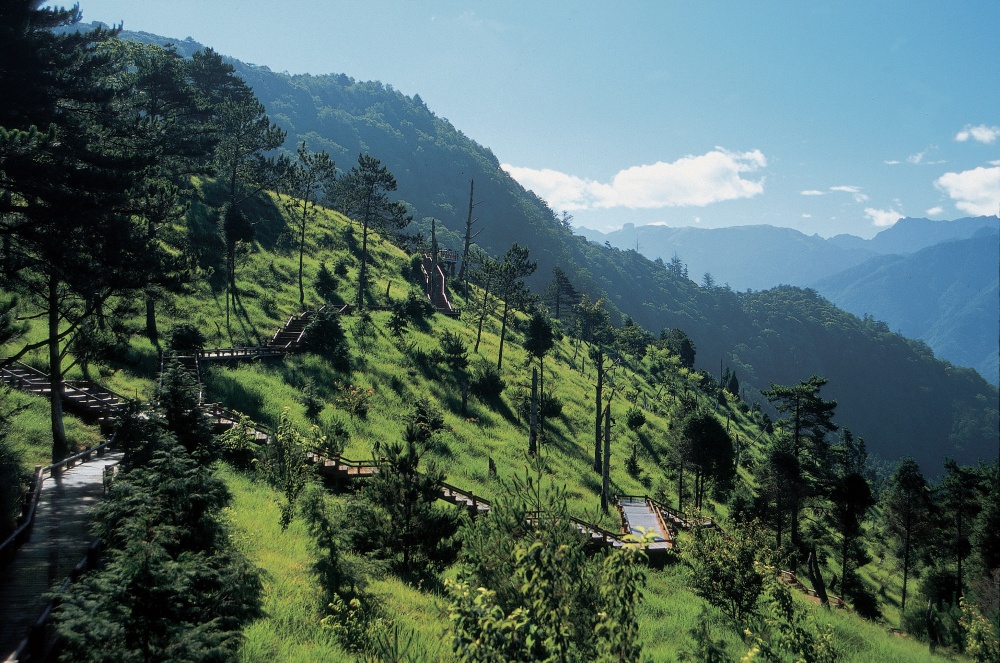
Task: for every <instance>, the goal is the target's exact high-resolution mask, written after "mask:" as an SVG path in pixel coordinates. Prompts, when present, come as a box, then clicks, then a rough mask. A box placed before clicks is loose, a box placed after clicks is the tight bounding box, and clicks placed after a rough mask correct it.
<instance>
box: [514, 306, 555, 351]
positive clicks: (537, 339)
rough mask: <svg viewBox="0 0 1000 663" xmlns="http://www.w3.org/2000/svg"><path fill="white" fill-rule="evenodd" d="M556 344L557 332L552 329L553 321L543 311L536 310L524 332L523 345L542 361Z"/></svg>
mask: <svg viewBox="0 0 1000 663" xmlns="http://www.w3.org/2000/svg"><path fill="white" fill-rule="evenodd" d="M554 345H555V334H554V332H553V330H552V322H551V321H550V320H549V319H548V318H547V317H546V316H544V315H543V314H542V313H539V312H538V311H535V312H534V313H532V314H531V319H530V320H529V321H528V328H527V329H526V330H525V332H524V343H522V345H521V347H523V348H524V350H525V352H527V353H528V354H529V355H531V356H532V357H534V358H536V359H538V360H539V362H540V361H541V359H542V358H543V357H545V355H546V354H548V352H549V350H551V349H552V347H553V346H554Z"/></svg>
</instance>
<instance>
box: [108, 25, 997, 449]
mask: <svg viewBox="0 0 1000 663" xmlns="http://www.w3.org/2000/svg"><path fill="white" fill-rule="evenodd" d="M125 36H132V37H134V38H140V39H144V40H149V41H159V42H161V43H163V42H166V41H168V40H166V39H164V38H157V37H152V36H150V35H128V34H126V35H125ZM199 46H200V45H199V44H196V43H194V42H184V43H183V44H180V47H181V48H182V50H183V51H185V52H188V51H193V50H194V49H197V48H198V47H199ZM234 65H235V66H236V68H237V71H238V73H240V75H242V76H244V77H245V79H246V80H247V82H248V83H249V84H250V85H251V86H252V87H253V89H254V91H255V93H256V94H257V96H258V97H259V98H260V99H261V101H262V102H263V103H264V104H265V105H266V106H267V109H268V112H269V113H270V115H271V117H272V119H273V120H274V121H276V122H277V123H278V124H279V125H281V126H282V127H283V128H285V129H286V130H287V131H288V138H287V141H286V144H285V146H286V148H288V149H290V150H294V146H295V145H296V144H297V143H299V142H300V141H302V140H305V141H307V142H308V146H309V148H310V149H312V150H326V151H328V152H329V153H330V155H331V156H332V157H333V158H334V159H335V160H336V161H337V163H338V166H339V167H340V168H341V169H342V170H345V171H346V170H347V169H349V168H350V167H351V166H352V165H353V163H354V162H355V161H356V159H357V156H358V154H359V153H363V152H369V153H371V154H372V155H373V156H376V157H378V158H379V159H380V160H381V161H382V163H383V164H384V165H386V166H388V168H389V170H390V171H392V173H393V174H394V175H395V177H396V179H397V181H398V183H399V189H398V196H399V198H400V199H402V200H405V201H406V202H407V203H408V204H409V205H410V206H411V208H412V211H413V216H414V218H416V219H418V220H421V219H423V218H424V217H429V216H433V217H436V218H437V219H439V221H440V223H439V224H438V229H439V240H441V241H442V243H443V245H444V246H445V247H448V248H454V249H460V248H461V246H460V242H459V240H460V237H461V233H463V232H464V228H465V222H466V217H467V214H468V204H469V183H470V180H475V201H476V203H477V206H476V208H475V217H477V218H478V219H479V222H478V223H477V225H476V229H477V230H478V229H481V230H482V233H481V234H480V235H479V237H478V238H477V240H476V241H477V243H478V244H479V245H481V246H482V247H483V248H485V249H487V250H489V251H490V252H492V253H500V252H502V251H504V250H506V249H507V248H508V247H509V246H510V244H511V243H513V242H517V243H519V244H521V245H523V246H528V247H530V249H531V257H532V258H533V259H536V260H537V261H538V270H537V271H536V273H535V275H534V277H533V278H534V280H533V281H532V285H533V286H534V287H535V288H536V290H539V291H540V290H541V289H542V286H543V285H544V284H545V282H546V281H547V280H549V278H550V276H551V274H552V269H553V268H554V267H561V268H562V269H563V270H565V272H566V273H567V275H568V276H569V278H570V280H571V281H572V282H573V284H574V285H575V286H576V288H577V289H578V290H580V291H583V292H587V293H589V294H590V295H591V296H592V297H599V296H606V297H607V299H608V301H609V303H610V305H611V306H609V308H610V309H611V310H612V313H613V314H616V311H617V312H621V313H623V314H626V315H628V316H630V317H631V318H633V319H634V320H635V321H636V322H638V323H639V324H641V325H642V326H644V327H646V328H647V329H649V330H651V331H653V333H657V332H658V331H659V330H661V329H663V328H670V327H679V328H681V329H683V330H684V331H686V332H687V333H688V334H689V335H690V336H691V338H693V339H694V341H695V343H696V345H697V347H698V356H697V361H698V366H699V367H701V368H705V369H708V370H710V371H711V372H712V373H713V374H717V373H716V371H719V370H720V364H722V365H725V364H729V365H731V366H733V367H735V369H736V370H737V373H738V375H739V379H740V381H741V383H742V384H743V385H744V386H745V387H747V388H748V389H749V390H750V391H751V393H752V392H753V391H754V390H759V389H765V388H767V387H768V385H769V384H770V383H771V382H775V383H795V382H798V381H799V380H804V379H806V378H808V377H809V375H811V374H820V375H824V376H825V377H827V378H829V380H830V382H829V387H828V391H829V395H830V397H834V398H838V399H839V400H840V403H841V405H840V408H839V410H838V412H839V414H840V421H841V422H842V424H843V425H846V426H849V427H851V428H852V429H853V430H854V431H855V433H857V434H861V435H864V436H865V437H866V438H867V440H868V445H869V449H870V450H872V451H873V452H875V453H876V454H878V455H880V456H882V457H884V458H889V459H892V458H898V457H899V456H901V455H903V454H905V453H912V454H914V455H916V454H917V451H918V450H921V451H920V454H919V457H918V460H920V461H921V463H922V464H923V465H924V466H925V467H926V468H928V469H930V468H939V467H940V464H941V462H942V460H943V459H944V457H945V456H946V455H951V456H955V457H957V459H958V460H960V461H961V462H973V461H975V460H977V459H979V458H981V457H982V458H989V457H992V456H993V455H994V454H995V442H996V430H997V418H998V414H997V392H996V389H995V388H993V387H991V386H990V385H988V384H987V383H986V382H985V381H984V380H982V378H980V377H979V376H978V375H976V374H975V373H973V372H972V371H962V370H960V369H955V368H953V367H949V366H946V365H945V364H943V363H941V362H939V361H937V360H935V359H934V358H933V356H932V354H931V353H930V351H929V350H928V349H927V348H926V346H924V345H923V344H921V343H915V342H911V341H907V340H905V339H903V338H902V337H899V336H897V335H895V334H892V333H891V332H890V331H889V329H888V328H887V327H885V328H883V327H881V326H879V325H876V324H874V323H867V324H866V323H864V322H863V321H861V320H858V319H857V318H855V317H854V316H851V315H848V314H845V313H843V312H842V311H839V310H838V309H836V308H835V307H834V306H832V305H831V304H829V303H828V302H826V301H825V300H823V299H822V298H820V297H818V296H817V295H816V294H815V293H812V292H810V291H801V290H797V289H794V288H781V289H777V290H773V291H767V292H761V293H752V294H751V293H748V294H745V295H738V294H736V293H734V292H732V291H731V290H727V289H725V288H717V287H712V288H704V287H700V286H698V285H697V284H695V283H694V282H693V281H692V280H690V279H689V278H687V276H686V273H684V272H683V271H680V270H678V269H675V266H674V265H667V264H664V263H663V262H659V263H657V262H653V261H650V260H648V259H646V258H644V257H643V256H641V255H640V254H639V253H637V252H636V251H634V250H630V251H622V250H620V249H614V248H607V247H602V246H598V245H596V244H593V243H590V242H588V241H587V240H586V239H585V238H584V237H582V236H579V235H573V233H572V231H571V229H570V228H569V227H567V226H565V225H564V224H562V223H561V222H560V220H559V219H558V218H557V216H556V214H555V213H554V212H553V211H552V210H551V209H549V208H548V206H547V205H546V204H545V203H544V201H542V200H541V199H540V198H538V197H537V196H535V195H534V194H533V193H531V192H528V191H525V190H524V189H523V188H522V187H521V186H520V185H519V184H517V183H516V182H515V181H514V180H513V179H512V178H511V177H510V176H509V175H507V174H506V173H505V172H504V171H502V170H501V169H500V167H499V161H498V159H497V158H496V156H494V155H493V153H492V152H491V151H490V150H489V149H488V148H485V147H483V146H480V145H479V144H477V143H475V142H474V141H473V140H471V139H470V138H468V137H466V136H465V135H464V134H462V133H461V131H459V130H458V129H456V128H455V127H453V126H452V125H451V124H450V123H449V122H447V121H446V120H444V119H442V118H439V117H437V116H435V115H434V114H433V113H432V112H431V111H430V110H429V108H428V107H427V105H426V104H425V103H424V102H423V101H422V100H421V99H420V98H419V96H415V97H412V98H411V97H407V96H405V95H403V94H401V93H399V92H398V91H396V90H394V89H393V88H392V87H391V86H387V85H383V84H381V83H378V82H360V81H355V80H354V79H352V78H350V77H348V76H346V75H343V74H340V75H323V76H311V75H298V76H290V75H287V74H279V73H275V72H272V71H270V70H269V69H267V68H266V67H257V66H252V65H246V64H243V63H239V62H234ZM418 225H419V221H418ZM428 225H429V224H425V225H424V227H427V226H428ZM442 227H443V228H444V229H445V230H444V231H442V230H441V229H442ZM442 238H443V239H442ZM913 408H918V409H916V410H914V409H913ZM923 419H927V421H923Z"/></svg>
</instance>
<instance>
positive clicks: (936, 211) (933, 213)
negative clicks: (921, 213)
mask: <svg viewBox="0 0 1000 663" xmlns="http://www.w3.org/2000/svg"><path fill="white" fill-rule="evenodd" d="M942 212H944V208H943V207H941V206H940V205H938V206H937V207H932V208H930V209H929V210H927V211H926V212H925V214H927V216H937V215H938V214H941V213H942Z"/></svg>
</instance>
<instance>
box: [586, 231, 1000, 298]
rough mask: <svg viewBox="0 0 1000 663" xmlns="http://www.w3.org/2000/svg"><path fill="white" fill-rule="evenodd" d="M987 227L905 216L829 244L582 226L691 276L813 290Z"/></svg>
mask: <svg viewBox="0 0 1000 663" xmlns="http://www.w3.org/2000/svg"><path fill="white" fill-rule="evenodd" d="M983 228H993V229H997V230H1000V219H998V218H997V217H995V216H981V217H971V218H964V219H957V220H955V221H931V220H928V219H916V218H904V219H900V220H899V221H898V222H896V224H895V225H894V226H892V227H891V228H887V229H886V230H883V231H882V232H880V233H879V234H877V235H875V237H873V238H871V239H862V238H861V237H855V236H854V235H837V236H836V237H831V238H830V239H823V238H822V237H820V236H819V235H806V234H805V233H802V232H799V231H798V230H793V229H791V228H777V227H775V226H768V225H755V226H733V227H730V228H693V227H679V228H674V227H669V226H660V225H647V226H635V225H633V224H631V223H626V224H625V227H624V228H622V229H621V230H615V231H612V232H609V233H602V232H600V231H597V230H591V229H589V228H580V229H578V232H580V233H581V234H582V235H583V236H584V237H586V238H587V239H589V240H590V241H592V242H597V243H599V244H603V243H604V242H609V243H610V244H611V246H616V247H618V248H620V249H635V250H637V251H639V253H641V254H642V255H644V256H646V257H647V258H649V259H650V260H653V259H656V258H661V259H662V260H670V259H671V258H672V257H674V256H677V257H679V258H680V259H681V260H682V261H683V262H684V263H686V264H687V266H688V270H689V274H690V277H691V278H692V279H694V280H695V281H701V280H702V277H703V275H704V274H705V273H709V274H711V275H712V278H713V279H714V281H715V282H716V283H720V284H723V283H728V284H729V286H730V287H732V288H733V289H734V290H746V289H747V288H750V289H752V290H762V289H764V288H773V287H774V286H777V285H782V284H787V285H802V286H804V285H810V284H812V283H816V282H818V281H819V280H821V279H824V278H826V277H828V276H833V275H834V274H837V273H838V272H842V271H844V270H845V269H848V268H849V267H854V266H856V265H860V264H861V263H863V262H865V261H866V260H869V259H871V258H874V257H876V256H879V255H889V254H909V253H914V252H916V251H919V250H920V249H924V248H927V247H929V246H933V245H935V244H938V243H940V242H944V241H948V240H954V239H968V238H969V237H972V236H973V235H975V234H976V233H977V232H978V231H980V230H981V229H983Z"/></svg>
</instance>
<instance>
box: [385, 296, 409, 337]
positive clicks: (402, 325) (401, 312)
mask: <svg viewBox="0 0 1000 663" xmlns="http://www.w3.org/2000/svg"><path fill="white" fill-rule="evenodd" d="M386 326H387V327H388V328H389V333H390V334H392V336H393V337H394V338H396V339H402V338H403V337H404V336H406V332H407V331H408V330H409V327H410V314H409V313H408V312H407V307H406V302H396V303H395V304H393V305H392V315H391V316H390V317H389V322H388V324H387V325H386Z"/></svg>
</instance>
